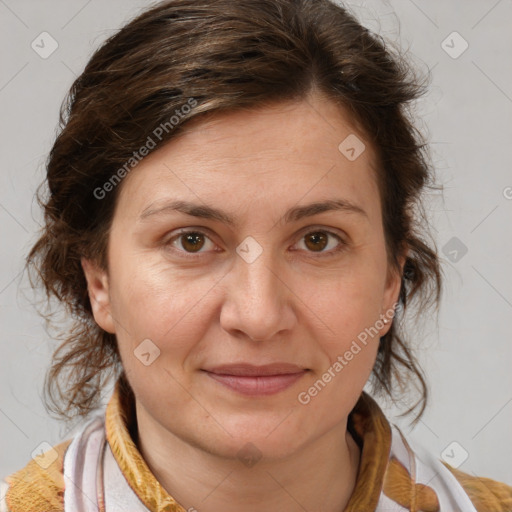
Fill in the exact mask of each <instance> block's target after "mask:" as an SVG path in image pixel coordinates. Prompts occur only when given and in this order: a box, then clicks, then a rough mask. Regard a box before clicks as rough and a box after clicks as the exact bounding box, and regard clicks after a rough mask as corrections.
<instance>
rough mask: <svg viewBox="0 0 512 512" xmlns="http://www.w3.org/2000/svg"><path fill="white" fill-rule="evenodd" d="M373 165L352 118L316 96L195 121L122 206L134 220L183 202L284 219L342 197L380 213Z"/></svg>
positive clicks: (124, 193)
mask: <svg viewBox="0 0 512 512" xmlns="http://www.w3.org/2000/svg"><path fill="white" fill-rule="evenodd" d="M374 162H375V157H374V152H373V148H372V147H371V145H370V144H369V143H368V141H367V140H365V137H364V135H363V134H362V133H361V132H360V131H358V130H357V129H356V128H355V126H354V123H353V122H352V120H351V119H350V117H349V116H348V115H347V113H346V112H345V111H344V110H343V109H341V108H339V107H337V106H336V105H335V104H334V103H331V102H329V101H328V100H325V99H324V98H322V97H311V98H308V99H307V100H302V101H298V102H293V103H292V102H288V103H282V104H275V105H273V106H271V107H266V108H261V109H257V110H249V111H238V112H229V113H222V114H217V115H213V116H211V117H209V118H207V119H201V118H199V119H194V120H193V121H191V122H189V123H188V124H187V125H186V126H185V130H184V132H183V133H182V134H180V136H179V137H177V138H175V139H173V140H171V141H169V142H167V143H166V144H164V145H163V146H162V147H160V148H158V149H157V150H155V151H154V152H153V153H151V154H150V155H149V156H147V157H146V158H145V159H143V160H142V161H141V162H140V163H139V164H138V165H137V166H136V167H135V168H134V169H133V170H132V171H131V172H130V174H129V175H128V176H127V177H126V178H125V180H124V183H123V185H122V190H121V195H120V198H119V203H120V205H119V207H120V208H123V210H126V212H128V214H129V215H130V216H134V215H141V214H142V212H144V211H145V210H146V211H147V209H148V206H150V205H151V204H158V203H162V202H164V201H166V200H169V199H172V200H180V199H181V200H190V201H194V202H202V203H204V204H211V205H213V204H214V205H216V206H220V205H222V206H225V209H227V210H229V211H233V212H236V211H239V210H242V209H244V210H245V209H247V208H249V209H251V210H254V211H258V212H260V211H261V210H263V209H264V210H265V211H268V212H272V211H274V210H276V213H279V212H278V211H277V210H279V211H280V210H281V206H283V207H286V208H288V207H289V206H290V205H293V204H297V203H300V202H307V203H311V202H313V201H315V200H320V199H332V198H334V197H336V198H338V197H341V198H344V199H346V200H350V202H352V203H357V204H359V205H361V206H362V207H364V209H365V211H367V212H368V214H369V215H378V214H380V201H379V193H378V187H377V182H376V173H375V170H374V168H375V163H374ZM228 205H229V206H230V207H228ZM363 205H364V206H363Z"/></svg>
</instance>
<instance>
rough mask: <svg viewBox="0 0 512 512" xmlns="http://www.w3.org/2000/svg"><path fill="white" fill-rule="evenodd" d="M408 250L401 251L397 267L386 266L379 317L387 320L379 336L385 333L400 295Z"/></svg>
mask: <svg viewBox="0 0 512 512" xmlns="http://www.w3.org/2000/svg"><path fill="white" fill-rule="evenodd" d="M408 252H409V251H408V250H406V251H405V252H403V253H402V254H401V255H400V257H399V259H398V261H399V266H398V268H391V267H389V268H388V276H387V279H386V287H385V289H384V295H383V298H382V311H381V319H387V320H389V322H388V323H387V324H384V327H383V328H382V329H381V330H380V336H381V337H382V336H384V335H385V334H387V332H388V331H389V329H390V328H391V324H392V323H393V315H394V310H395V308H396V305H397V303H398V299H399V296H400V289H401V287H402V276H403V270H404V265H405V262H406V260H407V254H408Z"/></svg>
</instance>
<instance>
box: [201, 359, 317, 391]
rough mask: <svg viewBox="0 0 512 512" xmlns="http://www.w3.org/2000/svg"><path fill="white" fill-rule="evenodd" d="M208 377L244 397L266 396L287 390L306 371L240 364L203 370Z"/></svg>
mask: <svg viewBox="0 0 512 512" xmlns="http://www.w3.org/2000/svg"><path fill="white" fill-rule="evenodd" d="M202 371H203V372H205V373H206V375H207V376H208V377H210V378H211V379H212V380H214V381H216V382H218V383H220V384H222V385H224V386H225V387H227V388H229V389H231V390H232V391H235V392H237V393H240V394H242V395H246V396H267V395H273V394H276V393H279V392H281V391H284V390H285V389H288V388H289V387H291V386H292V385H293V384H295V383H296V382H297V381H298V380H300V379H301V378H302V377H303V376H304V375H305V374H306V373H307V372H308V371H309V369H307V368H301V367H300V366H297V365H292V364H288V363H274V364H269V365H264V366H254V365H251V364H246V363H240V364H234V365H224V366H217V367H215V368H210V369H207V370H206V369H203V370H202Z"/></svg>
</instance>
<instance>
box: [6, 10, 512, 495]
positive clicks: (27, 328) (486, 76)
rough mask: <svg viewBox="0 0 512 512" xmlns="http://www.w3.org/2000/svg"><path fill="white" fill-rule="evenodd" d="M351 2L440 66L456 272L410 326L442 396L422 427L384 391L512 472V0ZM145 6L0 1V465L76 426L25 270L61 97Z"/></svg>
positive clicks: (449, 245) (424, 435)
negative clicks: (52, 389) (61, 412)
mask: <svg viewBox="0 0 512 512" xmlns="http://www.w3.org/2000/svg"><path fill="white" fill-rule="evenodd" d="M348 3H349V5H350V6H351V8H352V10H353V12H355V13H356V15H357V16H358V17H359V18H360V19H361V20H362V21H363V23H364V24H365V25H366V26H368V27H370V28H372V29H374V30H376V31H377V32H379V33H380V34H381V35H383V36H384V37H385V38H387V39H390V40H392V41H395V42H396V43H397V44H399V45H400V46H401V47H402V48H404V49H406V50H409V52H410V53H411V58H412V59H414V61H415V62H416V64H417V66H418V67H419V68H420V69H421V70H423V71H426V70H427V68H430V69H432V74H433V80H432V84H431V88H430V92H429V94H428V96H427V97H425V98H424V99H423V100H422V101H421V102H420V103H419V104H418V107H417V113H418V115H419V116H420V117H421V121H420V125H419V126H420V127H421V129H422V130H424V131H425V133H427V134H428V137H429V139H430V141H431V142H432V152H433V159H434V163H435V165H436V169H437V174H438V181H439V183H441V184H443V185H444V186H445V191H444V197H442V196H441V195H440V194H430V195H429V201H428V206H429V208H428V211H429V215H430V218H431V220H432V222H433V225H434V235H435V238H436V241H437V244H438V247H439V251H440V253H441V256H442V259H443V267H444V272H445V275H446V288H445V293H444V296H443V301H442V304H441V310H440V316H439V324H438V325H436V324H435V323H434V322H431V320H432V319H430V318H429V319H427V321H426V324H425V325H424V326H423V328H422V329H419V328H418V329H417V332H414V333H413V334H414V337H415V344H416V346H417V350H418V352H417V353H418V357H419V359H420V361H421V363H422V365H423V367H424V369H425V371H426V374H427V376H428V378H429V384H430V390H431V405H430V406H429V408H428V409H427V412H426V414H425V415H424V417H423V419H422V420H421V422H420V423H419V424H418V425H417V426H416V427H415V428H414V429H413V430H412V431H411V429H410V428H409V427H408V421H405V420H403V419H400V418H398V417H396V416H395V413H396V412H397V410H396V409H395V408H394V407H392V406H391V405H389V404H386V403H384V402H382V401H380V403H381V405H382V407H383V408H384V410H385V412H386V413H387V415H388V417H389V419H390V420H391V421H392V422H394V423H396V424H397V425H399V426H400V427H401V428H402V429H403V432H404V433H405V434H406V435H407V436H408V438H409V439H411V441H412V442H413V443H415V442H416V443H420V444H421V445H423V446H425V447H426V448H427V449H428V450H429V451H431V452H432V453H434V454H435V455H436V456H438V457H442V456H443V454H444V456H445V457H449V458H447V459H446V460H448V461H450V462H451V463H452V465H458V464H460V465H459V469H461V470H462V471H465V472H467V473H470V474H474V475H481V476H487V477H490V478H493V479H496V480H500V481H503V482H506V483H508V484H509V485H512V464H511V462H510V461H511V460H512V437H511V432H512V428H511V427H512V404H511V402H512V372H511V363H512V344H511V343H510V341H511V331H512V327H511V322H510V319H511V317H512V315H511V313H512V271H511V269H512V236H511V234H512V228H511V220H512V172H511V165H510V164H511V159H510V154H511V145H512V127H511V122H510V119H511V114H512V80H511V79H512V69H511V62H512V59H510V55H511V50H512V31H511V30H510V27H511V24H512V1H511V0H499V1H496V0H472V1H468V0H458V1H456V0H451V1H446V0H435V1H432V0H430V1H426V0H415V1H412V0H393V1H378V2H377V1H374V2H363V1H357V2H356V1H353V2H348ZM148 5H150V2H147V1H142V0H129V1H127V0H122V1H121V0H115V1H114V0H108V1H100V0H89V1H86V0H85V1H82V0H81V1H76V0H73V1H70V0H66V1H64V0H60V1H58V0H46V1H36V0H18V1H15V0H0V28H1V30H0V38H1V45H2V53H1V66H0V69H1V75H0V106H1V112H2V119H1V123H0V126H1V140H2V152H1V154H0V158H1V162H2V164H1V165H2V171H1V172H0V237H1V238H0V240H1V242H0V325H1V330H0V347H1V350H2V352H1V353H2V357H1V360H0V365H1V368H0V389H1V391H2V392H1V397H0V432H1V434H2V435H1V436H0V443H1V456H0V476H2V477H3V476H5V475H7V474H9V473H11V472H13V471H15V470H17V469H19V468H21V467H22V466H23V465H25V464H26V462H27V461H28V460H29V459H30V457H31V453H32V452H33V450H34V449H35V448H36V447H37V446H38V445H39V444H40V443H41V442H48V443H49V444H51V445H53V444H56V443H57V442H60V441H61V440H63V439H64V438H65V436H67V434H68V431H67V427H66V425H64V424H60V423H58V422H57V421H55V420H53V419H51V418H49V417H48V415H47V413H46V412H45V409H44V407H43V405H42V403H41V399H40V396H41V388H42V383H43V376H44V373H45V370H46V368H47V366H48V364H49V361H50V354H51V349H52V348H53V347H54V345H55V342H54V341H52V340H51V339H50V337H49V335H48V334H47V332H46V330H45V327H44V322H43V320H42V319H40V317H39V316H38V315H37V314H36V312H35V310H34V308H33V307H32V305H31V302H32V301H33V300H34V296H33V294H32V292H31V291H30V288H29V286H28V282H27V280H26V277H25V276H24V275H23V274H22V273H21V271H22V267H23V260H24V257H25V255H26V254H27V252H28V250H29V248H30V247H31V244H32V243H33V242H34V241H35V239H36V233H37V229H38V222H39V221H40V212H39V210H38V208H37V205H36V204H35V202H34V200H33V196H34V192H35V190H36V187H37V186H38V184H39V183H40V181H41V180H42V177H43V172H44V161H45V158H46V154H47V152H48V150H49V149H50V147H51V144H52V142H53V139H54V136H55V133H56V127H57V116H58V109H59V106H60V103H61V101H62V99H63V97H64V94H65V93H66V92H67V90H68V88H69V86H70V85H71V83H72V81H73V79H74V78H75V75H77V74H79V73H80V72H81V70H82V69H83V67H84V65H85V64H86V62H87V60H88V58H89V57H90V55H91V52H92V50H93V49H94V48H96V47H97V46H98V45H99V44H100V43H101V42H102V41H103V40H104V39H106V38H107V37H108V36H109V35H111V34H112V33H113V32H114V31H115V30H116V29H118V28H119V27H120V26H121V25H122V24H124V23H125V22H126V21H127V20H129V19H131V18H132V17H133V16H135V15H136V14H137V13H138V12H139V11H140V10H141V9H142V8H143V7H145V6H148ZM43 31H46V32H48V33H50V34H51V36H52V37H53V38H54V39H55V40H56V41H57V42H58V48H57V50H56V51H55V52H54V53H53V54H52V55H51V56H49V57H48V58H47V59H43V58H41V57H40V56H39V55H38V54H37V53H36V52H35V51H34V50H33V49H32V48H31V42H32V41H33V40H36V41H37V40H40V39H36V38H38V36H39V34H41V32H43ZM454 31H456V32H458V33H459V34H460V36H461V37H462V38H463V39H464V40H465V41H467V43H468V44H469V47H468V49H467V50H466V51H465V52H464V53H462V54H461V55H460V56H457V58H453V57H454V55H455V54H458V53H459V52H460V50H461V49H462V48H463V46H462V45H463V44H464V43H463V40H462V39H461V38H460V37H459V36H456V35H455V36H453V35H452V36H450V37H448V36H449V35H450V34H452V33H453V32H454ZM447 37H448V39H446V38H447ZM444 40H446V43H444V46H445V48H446V45H448V46H449V47H452V48H447V50H448V51H449V52H451V53H452V55H451V56H450V55H449V54H448V53H447V52H446V51H445V50H444V49H443V46H442V42H443V41H444ZM46 48H48V46H46ZM454 237H455V239H454ZM463 247H466V248H467V253H466V254H463V251H461V248H463ZM454 250H455V251H456V253H455V252H453V251H454ZM453 442H455V443H456V444H452V443H453ZM447 447H448V448H447ZM466 452H467V459H466V460H465V461H464V462H462V460H463V459H464V458H465V456H466ZM450 459H451V460H450Z"/></svg>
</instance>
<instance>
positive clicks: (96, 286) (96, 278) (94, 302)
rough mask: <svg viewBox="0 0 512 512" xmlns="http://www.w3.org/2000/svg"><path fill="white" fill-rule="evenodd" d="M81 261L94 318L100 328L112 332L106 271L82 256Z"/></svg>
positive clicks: (112, 324) (113, 327) (112, 323)
mask: <svg viewBox="0 0 512 512" xmlns="http://www.w3.org/2000/svg"><path fill="white" fill-rule="evenodd" d="M81 263H82V269H83V271H84V275H85V279H86V281H87V291H88V294H89V300H90V302H91V308H92V312H93V315H94V320H96V323H97V324H98V325H99V326H100V327H101V328H102V329H104V330H105V331H107V332H109V333H111V334H114V333H115V325H114V321H113V318H112V311H111V303H110V293H109V282H108V275H107V272H106V271H105V270H103V269H101V268H100V267H99V266H98V265H97V263H95V262H93V261H91V260H88V259H85V258H82V259H81Z"/></svg>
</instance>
